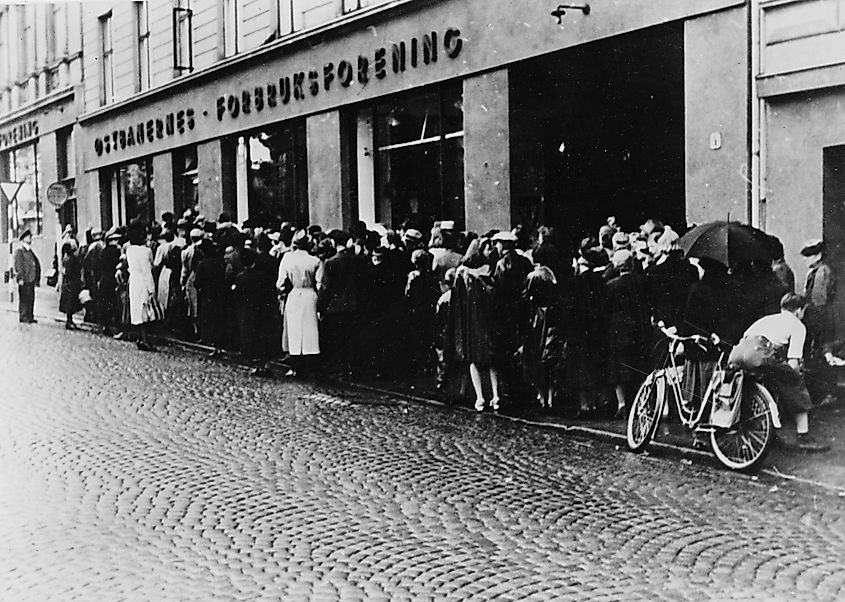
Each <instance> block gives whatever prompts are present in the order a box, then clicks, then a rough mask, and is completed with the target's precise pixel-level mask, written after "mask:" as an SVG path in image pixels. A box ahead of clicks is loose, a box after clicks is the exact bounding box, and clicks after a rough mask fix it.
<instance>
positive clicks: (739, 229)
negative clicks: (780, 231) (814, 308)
mask: <svg viewBox="0 0 845 602" xmlns="http://www.w3.org/2000/svg"><path fill="white" fill-rule="evenodd" d="M679 242H680V245H681V248H682V249H683V250H684V254H685V255H686V256H687V257H699V258H704V257H706V258H708V259H713V260H714V261H718V262H719V263H721V264H722V265H726V266H728V267H735V266H736V265H738V264H740V263H744V262H748V261H772V252H771V247H770V244H769V237H768V235H767V234H766V233H765V232H763V231H762V230H758V229H757V228H752V227H751V226H747V225H745V224H741V223H739V222H710V223H707V224H702V225H700V226H696V227H695V228H693V229H692V230H690V231H689V232H687V233H686V234H684V235H683V236H682V237H681V240H680V241H679Z"/></svg>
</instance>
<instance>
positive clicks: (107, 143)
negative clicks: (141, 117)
mask: <svg viewBox="0 0 845 602" xmlns="http://www.w3.org/2000/svg"><path fill="white" fill-rule="evenodd" d="M195 125H196V123H195V121H194V110H193V109H191V108H188V109H184V110H180V111H176V112H175V113H168V114H167V115H164V116H163V117H156V118H154V119H147V120H146V121H143V122H141V123H137V124H133V125H128V126H126V127H122V128H118V129H116V130H114V131H112V132H111V133H109V134H106V135H105V136H102V137H100V138H95V139H94V152H96V153H97V156H98V157H102V156H103V154H104V153H105V154H109V153H113V152H116V151H118V150H124V149H127V148H130V147H133V146H136V145H139V146H140V145H142V144H145V143H147V142H154V141H156V140H163V139H164V138H171V137H174V136H178V135H181V134H184V133H185V132H189V131H191V130H193V129H194V127H195Z"/></svg>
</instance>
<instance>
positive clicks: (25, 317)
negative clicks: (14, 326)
mask: <svg viewBox="0 0 845 602" xmlns="http://www.w3.org/2000/svg"><path fill="white" fill-rule="evenodd" d="M20 241H21V246H20V247H19V248H18V249H16V250H15V255H14V266H15V279H16V280H17V282H18V315H19V317H20V321H21V324H35V322H36V320H35V315H34V312H35V287H36V286H38V284H39V283H40V282H41V264H40V263H39V262H38V257H36V256H35V253H34V252H33V250H32V232H30V231H29V230H26V231H24V233H23V234H21V235H20Z"/></svg>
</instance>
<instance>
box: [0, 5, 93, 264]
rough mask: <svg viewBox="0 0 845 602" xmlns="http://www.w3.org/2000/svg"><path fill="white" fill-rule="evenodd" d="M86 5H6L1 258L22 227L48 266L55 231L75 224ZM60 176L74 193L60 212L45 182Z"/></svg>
mask: <svg viewBox="0 0 845 602" xmlns="http://www.w3.org/2000/svg"><path fill="white" fill-rule="evenodd" d="M83 77H84V73H83V65H82V7H81V5H79V4H75V3H61V4H59V3H56V4H46V3H39V4H31V3H30V4H23V3H21V4H17V5H2V6H0V208H2V210H0V242H2V243H3V244H2V245H0V247H2V251H0V262H2V265H3V266H4V268H3V269H5V266H6V265H7V264H8V259H9V257H10V252H11V246H12V244H13V243H14V241H16V240H17V238H18V236H19V235H20V234H21V233H22V232H23V231H24V230H30V231H31V232H32V233H33V235H34V241H33V247H34V249H35V252H36V254H37V255H38V256H39V259H40V260H41V263H42V266H44V269H45V270H46V269H48V268H49V265H50V262H51V261H52V257H53V245H54V243H55V240H56V231H57V229H59V228H60V227H61V225H62V224H63V223H64V224H67V223H73V224H75V223H76V221H77V208H78V205H79V201H78V199H77V197H76V192H75V189H76V185H75V183H76V174H77V173H78V171H79V170H80V168H81V165H79V164H78V163H77V161H76V157H77V155H78V152H77V148H76V144H77V142H79V139H78V136H77V134H76V131H75V128H76V123H77V122H76V119H77V117H78V115H80V114H81V113H82V111H83V108H84V105H83V103H82V102H81V91H82V81H83ZM57 182H59V183H62V184H63V185H64V186H65V188H66V189H67V191H68V199H67V200H66V201H65V203H64V205H62V207H61V208H60V210H59V211H56V209H55V208H54V207H53V206H52V205H50V204H49V203H48V202H47V194H46V191H47V188H48V187H49V186H50V184H53V183H57Z"/></svg>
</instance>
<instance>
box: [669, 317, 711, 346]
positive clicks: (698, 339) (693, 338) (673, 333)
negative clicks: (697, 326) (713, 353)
mask: <svg viewBox="0 0 845 602" xmlns="http://www.w3.org/2000/svg"><path fill="white" fill-rule="evenodd" d="M657 328H659V329H660V332H662V333H663V336H665V337H666V338H667V339H669V340H670V341H677V342H679V343H683V342H686V341H689V342H691V343H695V344H696V345H699V346H701V347H704V343H710V344H711V345H713V346H715V347H718V346H719V344H720V343H721V342H722V339H721V338H720V337H719V335H717V334H716V333H715V332H714V333H713V334H711V335H710V336H709V337H705V336H702V335H700V334H692V335H689V336H683V337H682V336H680V335H679V334H678V332H677V329H676V328H675V327H674V326H668V327H667V326H666V324H665V323H664V322H663V321H662V320H661V321H660V322H658V323H657Z"/></svg>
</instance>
